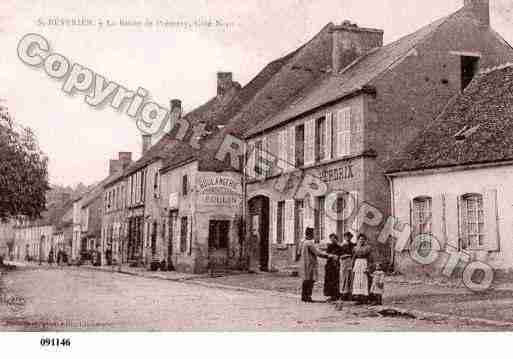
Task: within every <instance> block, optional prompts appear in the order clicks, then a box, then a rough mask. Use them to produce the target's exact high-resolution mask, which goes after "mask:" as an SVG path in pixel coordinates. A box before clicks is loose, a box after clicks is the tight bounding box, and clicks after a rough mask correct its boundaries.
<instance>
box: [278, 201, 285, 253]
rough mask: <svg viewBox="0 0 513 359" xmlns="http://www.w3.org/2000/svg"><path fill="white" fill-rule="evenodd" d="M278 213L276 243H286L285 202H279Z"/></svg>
mask: <svg viewBox="0 0 513 359" xmlns="http://www.w3.org/2000/svg"><path fill="white" fill-rule="evenodd" d="M276 209H277V213H276V243H278V244H282V243H283V242H284V241H285V202H284V201H281V202H278V206H277V208H276Z"/></svg>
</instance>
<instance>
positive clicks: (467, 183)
mask: <svg viewBox="0 0 513 359" xmlns="http://www.w3.org/2000/svg"><path fill="white" fill-rule="evenodd" d="M512 184H513V166H511V165H509V166H496V167H488V168H480V169H467V170H459V171H451V172H442V171H437V172H436V173H431V174H422V175H415V176H405V177H396V178H394V179H393V192H394V193H393V195H394V198H393V201H394V212H395V216H396V217H397V218H398V219H400V220H401V222H402V223H410V203H411V201H412V200H413V199H414V198H415V197H418V196H429V197H431V198H432V215H433V219H432V225H433V234H434V235H435V237H437V238H441V239H440V242H441V244H442V245H443V244H444V243H449V244H452V245H456V246H457V243H458V242H457V241H458V208H457V198H458V196H461V195H464V194H466V193H480V194H482V195H483V201H484V203H483V207H484V208H485V209H486V208H487V206H493V207H494V208H489V212H493V211H496V214H497V218H496V225H497V233H498V238H497V241H498V250H495V249H494V250H485V251H484V252H485V253H479V255H480V256H481V258H478V259H480V260H485V261H486V262H487V263H488V264H490V265H491V266H493V267H495V268H501V269H509V268H513V186H512ZM495 191H496V204H495V203H493V202H495V201H494V200H493V198H491V197H492V196H490V193H494V192H495ZM485 211H486V210H485ZM491 217H492V216H488V218H486V215H485V232H486V238H485V242H487V243H486V245H487V246H490V247H489V248H492V247H494V244H493V243H491V242H490V241H492V240H493V238H491V237H492V236H493V235H491V234H490V233H489V231H487V230H489V229H490V228H491V227H492V226H494V224H493V223H491V221H493V218H491ZM483 255H484V258H483V257H482V256H483Z"/></svg>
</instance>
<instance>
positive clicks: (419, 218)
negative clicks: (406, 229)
mask: <svg viewBox="0 0 513 359" xmlns="http://www.w3.org/2000/svg"><path fill="white" fill-rule="evenodd" d="M431 202H432V201H431V198H430V197H417V198H415V199H414V200H413V208H412V222H413V228H412V229H413V235H414V237H416V236H418V235H421V234H432V230H431V215H432V214H431Z"/></svg>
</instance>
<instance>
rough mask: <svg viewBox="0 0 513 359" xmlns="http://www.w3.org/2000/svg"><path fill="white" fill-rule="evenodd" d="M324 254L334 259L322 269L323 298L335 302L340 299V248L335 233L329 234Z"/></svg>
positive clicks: (329, 260) (327, 262)
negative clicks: (332, 256) (331, 255)
mask: <svg viewBox="0 0 513 359" xmlns="http://www.w3.org/2000/svg"><path fill="white" fill-rule="evenodd" d="M326 253H328V254H333V255H335V256H336V258H333V259H328V260H327V261H326V266H325V267H324V296H326V297H328V301H335V300H338V299H339V298H340V263H339V260H338V259H339V257H340V255H341V254H342V247H341V246H340V244H339V243H338V238H337V235H336V234H335V233H332V234H330V243H329V244H328V248H327V249H326Z"/></svg>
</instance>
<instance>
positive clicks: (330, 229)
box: [324, 196, 343, 239]
mask: <svg viewBox="0 0 513 359" xmlns="http://www.w3.org/2000/svg"><path fill="white" fill-rule="evenodd" d="M329 198H330V197H329V196H327V197H326V200H325V201H324V208H325V211H324V213H326V222H325V223H326V238H329V235H330V234H332V233H335V234H337V219H336V218H332V216H329V215H328V213H333V212H334V211H332V210H331V208H330V204H331V206H334V207H333V208H336V207H335V206H336V205H337V201H336V200H335V201H332V200H331V199H329ZM342 235H343V233H342ZM339 239H342V238H339Z"/></svg>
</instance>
